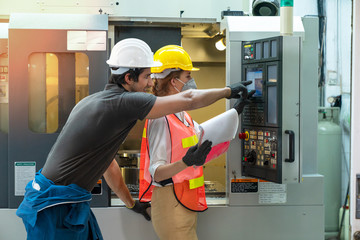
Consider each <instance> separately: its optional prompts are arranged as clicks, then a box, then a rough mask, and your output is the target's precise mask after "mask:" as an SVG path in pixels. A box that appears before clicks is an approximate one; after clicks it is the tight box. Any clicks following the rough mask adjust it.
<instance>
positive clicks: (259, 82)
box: [246, 67, 263, 97]
mask: <svg viewBox="0 0 360 240" xmlns="http://www.w3.org/2000/svg"><path fill="white" fill-rule="evenodd" d="M246 81H252V83H251V84H250V85H248V86H247V88H248V90H249V91H252V90H255V93H254V95H253V97H262V95H263V69H262V68H259V67H254V68H246Z"/></svg>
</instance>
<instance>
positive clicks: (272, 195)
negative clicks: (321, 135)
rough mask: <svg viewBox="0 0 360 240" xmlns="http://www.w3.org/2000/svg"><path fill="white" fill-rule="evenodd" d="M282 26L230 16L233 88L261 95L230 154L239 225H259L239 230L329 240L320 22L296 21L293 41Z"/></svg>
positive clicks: (231, 198)
mask: <svg viewBox="0 0 360 240" xmlns="http://www.w3.org/2000/svg"><path fill="white" fill-rule="evenodd" d="M279 20H280V19H279V18H277V17H261V18H255V17H232V16H229V17H226V18H225V19H224V21H223V22H222V23H221V30H222V31H224V33H226V84H227V85H229V84H232V83H235V82H237V81H239V80H240V79H241V80H242V81H245V80H251V81H253V83H252V85H249V90H255V94H254V95H253V97H252V98H251V101H252V103H251V104H250V105H249V106H247V107H246V108H245V110H244V112H243V113H242V115H241V116H240V118H241V119H240V123H239V127H238V136H239V137H238V138H236V139H234V140H233V141H231V143H230V147H229V150H228V151H227V156H226V159H227V196H228V206H229V212H230V211H231V212H234V211H237V209H241V210H239V211H238V214H237V215H236V218H235V217H234V218H231V221H237V219H249V217H250V218H251V221H250V222H251V223H252V224H247V223H245V222H244V221H241V223H239V224H238V226H241V229H240V230H239V231H240V232H242V233H244V236H243V238H244V239H265V238H266V239H292V240H295V239H322V238H323V233H324V196H323V176H322V175H320V174H318V172H317V155H316V153H317V141H316V138H317V111H318V109H317V106H316V104H314V103H316V102H317V71H318V69H317V64H318V63H317V54H318V50H317V44H318V40H317V36H318V28H317V26H318V20H317V19H316V18H311V17H304V18H300V17H294V26H293V30H294V31H293V34H292V35H289V36H281V35H280V31H279V25H280V24H279V23H280V21H279ZM234 103H235V101H230V103H228V108H230V107H232V106H233V104H234ZM218 214H220V213H218ZM289 216H291V217H290V218H291V221H289ZM200 218H201V217H200ZM200 218H199V221H201V219H200ZM274 219H276V221H274ZM254 223H256V224H254ZM258 226H263V228H262V229H263V230H262V231H258ZM280 226H281V227H280ZM265 229H266V230H268V231H266V230H265ZM276 229H277V230H276ZM269 232H271V234H269ZM222 234H225V233H224V232H222Z"/></svg>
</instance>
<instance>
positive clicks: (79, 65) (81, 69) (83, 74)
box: [75, 53, 89, 103]
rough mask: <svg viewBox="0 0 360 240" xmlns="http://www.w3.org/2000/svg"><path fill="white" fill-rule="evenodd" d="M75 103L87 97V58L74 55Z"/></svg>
mask: <svg viewBox="0 0 360 240" xmlns="http://www.w3.org/2000/svg"><path fill="white" fill-rule="evenodd" d="M75 88H76V91H75V103H78V102H79V101H80V100H81V99H83V98H84V97H86V96H88V95H89V58H88V56H87V55H86V54H84V53H75Z"/></svg>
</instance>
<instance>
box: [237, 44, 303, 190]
mask: <svg viewBox="0 0 360 240" xmlns="http://www.w3.org/2000/svg"><path fill="white" fill-rule="evenodd" d="M242 48H243V49H242V52H243V56H242V60H243V64H242V72H243V79H244V80H251V81H252V84H251V85H249V86H248V89H249V91H250V90H255V94H254V95H253V97H252V103H251V104H249V105H248V106H246V108H245V109H244V112H243V113H242V117H241V131H242V134H240V136H242V146H241V150H242V151H241V153H242V156H241V160H240V161H241V166H242V175H243V176H250V177H256V178H260V179H263V180H267V181H271V182H276V183H291V182H299V181H300V160H299V159H300V157H299V156H300V151H299V139H300V138H299V132H300V129H299V126H300V125H299V99H300V98H299V97H300V94H299V92H300V91H299V89H300V88H299V79H300V70H299V69H300V63H299V59H300V40H299V38H298V37H275V38H267V39H260V40H256V41H250V42H244V43H243V44H242Z"/></svg>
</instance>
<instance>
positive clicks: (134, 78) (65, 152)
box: [17, 38, 248, 239]
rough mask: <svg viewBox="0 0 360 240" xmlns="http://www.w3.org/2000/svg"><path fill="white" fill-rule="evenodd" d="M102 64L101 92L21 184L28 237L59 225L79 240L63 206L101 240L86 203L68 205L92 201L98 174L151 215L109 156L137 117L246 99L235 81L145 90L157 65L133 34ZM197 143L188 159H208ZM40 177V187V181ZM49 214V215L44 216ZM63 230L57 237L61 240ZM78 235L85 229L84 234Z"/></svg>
mask: <svg viewBox="0 0 360 240" xmlns="http://www.w3.org/2000/svg"><path fill="white" fill-rule="evenodd" d="M107 63H108V64H109V66H110V67H111V72H112V75H111V77H110V80H109V84H107V85H106V87H105V89H104V90H103V91H101V92H98V93H95V94H92V95H90V96H88V97H86V98H84V99H82V100H81V101H80V102H79V103H78V104H77V105H76V106H75V107H74V109H73V110H72V112H71V113H70V115H69V118H68V120H67V122H66V124H65V126H64V127H63V129H62V131H61V133H60V135H59V137H58V139H57V140H56V142H55V144H54V145H53V147H52V149H51V151H50V153H49V155H48V157H47V160H46V163H45V165H44V167H43V169H42V171H41V172H39V173H37V176H36V177H35V180H34V181H32V182H30V183H29V184H28V186H27V194H25V198H24V201H23V203H24V204H22V205H21V206H20V207H19V209H18V212H17V214H18V213H19V214H18V215H19V216H21V217H22V218H23V220H24V224H25V226H26V230H27V233H28V239H45V238H47V237H44V236H45V235H44V236H43V235H41V234H42V233H44V234H49V232H51V231H52V232H53V233H52V234H54V236H56V237H59V234H62V233H61V232H62V231H65V232H66V233H67V234H70V235H66V236H67V238H68V239H83V238H78V235H75V234H79V233H75V232H74V233H73V232H71V230H70V229H68V224H69V223H68V222H66V221H68V220H69V219H70V218H69V217H68V213H64V212H63V211H64V209H68V210H67V211H69V214H70V213H71V214H72V216H75V217H80V218H81V220H84V219H85V221H88V223H89V224H87V223H86V222H85V227H88V228H89V229H87V228H86V230H84V231H87V233H89V234H90V235H91V233H92V234H95V233H96V234H95V235H96V236H95V235H92V237H93V238H94V239H102V237H101V232H100V230H99V229H98V226H97V223H96V219H95V217H94V215H93V214H92V212H91V209H90V208H89V206H87V205H85V207H84V205H81V207H78V208H77V209H81V214H84V213H85V214H88V215H89V217H88V218H83V217H82V215H81V214H80V212H79V214H74V211H73V210H71V209H73V208H74V203H76V204H78V203H80V204H81V203H82V202H84V201H90V200H91V197H90V198H89V197H83V196H89V195H90V194H89V191H91V190H92V189H93V187H94V186H95V184H96V182H97V181H98V179H100V178H101V177H102V176H104V177H105V180H106V182H107V184H108V185H109V187H110V188H111V189H112V190H113V191H114V192H115V194H116V195H117V196H118V197H119V198H120V199H121V200H122V201H123V202H124V203H125V205H126V207H128V208H130V209H132V210H134V211H135V212H137V213H140V214H142V215H143V216H144V217H145V218H146V219H147V220H150V216H149V215H148V213H147V211H146V209H147V208H148V207H149V206H150V205H149V204H148V203H140V202H139V201H134V200H133V198H132V197H131V195H130V193H129V190H128V189H127V187H126V185H125V183H124V181H123V178H122V175H121V172H120V168H119V165H118V163H117V162H116V160H114V156H115V154H116V152H117V151H118V148H119V146H120V144H121V143H122V142H123V141H124V140H125V138H126V136H127V135H128V133H129V131H130V130H131V128H132V127H133V126H134V125H135V124H136V121H137V120H138V119H139V120H142V119H144V118H159V117H162V116H165V115H168V114H171V113H177V112H181V111H186V110H192V109H197V108H201V107H205V106H208V105H210V104H212V103H214V102H216V101H217V100H219V99H222V98H228V99H229V98H239V97H240V95H239V93H240V92H241V97H242V98H247V94H248V92H247V89H246V87H245V86H244V85H242V84H241V83H237V84H234V85H232V86H229V87H225V88H217V89H207V90H194V89H192V90H187V91H184V92H181V93H179V94H175V95H171V96H165V97H155V96H154V95H151V94H148V93H146V92H147V90H148V89H149V88H151V87H153V85H154V83H153V80H152V78H151V77H150V74H151V71H150V67H156V66H160V65H161V63H157V62H154V60H153V53H152V52H151V49H150V47H149V46H148V45H147V44H146V43H145V42H143V41H141V40H139V39H134V38H129V39H125V40H122V41H120V42H118V43H117V44H116V45H115V46H114V47H113V49H112V52H111V55H110V58H109V60H108V61H107ZM203 146H205V144H203V145H200V146H199V147H197V146H196V149H194V148H193V149H192V151H191V152H190V151H189V152H188V153H187V154H186V157H187V158H188V159H194V161H198V160H197V159H199V158H200V157H202V158H203V157H206V155H207V153H208V149H204V147H203ZM37 177H38V179H37ZM37 181H41V182H37ZM39 183H40V185H41V184H43V185H41V186H39ZM64 186H66V187H69V188H68V189H70V190H71V194H67V191H68V190H66V189H67V188H64ZM79 187H80V188H79ZM64 189H65V190H64ZM69 192H70V191H69ZM78 193H79V194H78ZM38 194H39V195H40V194H42V195H41V197H42V198H44V200H41V201H40V202H39V198H38V197H37V195H38ZM67 198H68V199H67ZM59 199H61V200H59ZM70 200H71V201H70ZM54 202H55V203H54ZM69 202H71V203H72V205H71V207H70V205H69V208H66V207H65V208H64V206H66V204H69ZM39 206H41V208H40V207H39ZM37 207H39V208H40V210H38V209H37ZM56 208H57V209H56ZM75 208H76V207H75ZM76 211H79V210H76ZM30 212H31V214H37V217H36V216H35V225H34V223H33V222H32V223H29V222H27V219H30V218H32V217H33V215H31V216H30V217H29V214H30ZM34 212H35V213H34ZM24 215H25V217H23V216H24ZM86 216H87V215H86ZM36 218H37V220H36ZM49 219H51V220H52V221H48V220H49ZM87 219H89V220H87ZM72 221H73V220H72ZM65 222H66V224H65ZM62 223H63V225H62ZM33 225H34V226H33ZM55 225H56V226H55ZM54 229H55V230H54ZM39 234H40V235H41V236H40V235H39ZM71 234H74V235H73V236H72V235H71ZM46 236H49V235H46ZM61 236H63V235H60V238H61ZM68 236H70V237H68ZM71 236H72V237H71ZM81 236H85V235H84V234H83V233H82V235H81ZM54 239H58V238H54ZM84 239H87V238H84ZM89 239H90V237H89ZM91 239H92V238H91Z"/></svg>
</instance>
